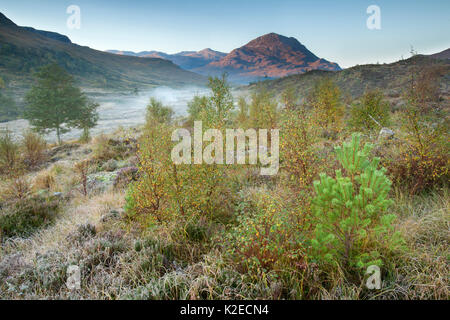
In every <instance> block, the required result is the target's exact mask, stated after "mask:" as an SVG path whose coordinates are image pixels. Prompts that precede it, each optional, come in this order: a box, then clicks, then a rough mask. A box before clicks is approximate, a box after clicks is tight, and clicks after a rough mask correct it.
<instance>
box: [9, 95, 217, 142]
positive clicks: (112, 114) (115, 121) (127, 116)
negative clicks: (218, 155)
mask: <svg viewBox="0 0 450 320" xmlns="http://www.w3.org/2000/svg"><path fill="white" fill-rule="evenodd" d="M208 93H209V91H208V89H206V88H197V87H191V88H183V89H172V88H168V87H158V88H155V89H152V90H150V91H146V92H140V93H138V94H136V95H135V94H130V95H126V94H117V93H98V92H97V93H95V94H93V93H88V96H89V98H91V99H92V100H94V101H96V102H97V103H99V104H100V106H99V108H98V112H99V120H98V124H97V126H96V127H95V128H93V129H92V130H91V134H92V135H97V134H100V133H110V132H113V131H115V130H116V129H117V128H119V127H124V128H127V127H135V126H138V125H141V124H143V123H144V122H145V113H146V107H147V104H148V102H149V101H150V98H151V97H154V98H156V99H158V100H160V101H161V102H163V103H164V105H168V106H171V107H172V108H173V110H174V111H175V114H176V115H177V116H184V115H186V111H187V104H188V102H189V101H191V100H192V98H193V97H194V96H195V95H207V94H208ZM28 127H29V125H28V121H26V120H23V119H20V120H14V121H9V122H5V123H0V128H8V129H9V130H11V131H12V133H13V134H14V135H16V136H18V135H21V134H22V133H23V132H24V130H25V129H27V128H28ZM80 134H81V131H80V130H72V131H70V132H68V133H65V134H64V135H62V139H63V140H71V139H77V138H79V136H80ZM45 138H46V140H47V141H49V142H55V141H56V135H55V133H54V132H52V133H50V134H48V135H46V137H45Z"/></svg>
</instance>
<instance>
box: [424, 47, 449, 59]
mask: <svg viewBox="0 0 450 320" xmlns="http://www.w3.org/2000/svg"><path fill="white" fill-rule="evenodd" d="M429 57H432V58H435V59H450V48H449V49H447V50H444V51H441V52H438V53H435V54H431V55H429Z"/></svg>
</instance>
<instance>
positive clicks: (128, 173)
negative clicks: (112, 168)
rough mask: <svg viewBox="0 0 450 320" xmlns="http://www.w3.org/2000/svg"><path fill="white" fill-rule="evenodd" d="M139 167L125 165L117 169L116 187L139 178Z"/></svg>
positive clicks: (123, 185)
mask: <svg viewBox="0 0 450 320" xmlns="http://www.w3.org/2000/svg"><path fill="white" fill-rule="evenodd" d="M138 174H139V169H138V168H137V167H125V168H122V169H120V170H119V171H117V176H116V178H115V179H114V188H120V187H125V186H127V185H128V184H129V183H130V182H132V181H136V180H137V179H138Z"/></svg>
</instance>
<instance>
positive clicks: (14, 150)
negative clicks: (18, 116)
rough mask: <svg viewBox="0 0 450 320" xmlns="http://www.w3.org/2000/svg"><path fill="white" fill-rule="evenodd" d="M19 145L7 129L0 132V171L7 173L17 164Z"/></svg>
mask: <svg viewBox="0 0 450 320" xmlns="http://www.w3.org/2000/svg"><path fill="white" fill-rule="evenodd" d="M19 161H20V155H19V146H18V144H17V143H16V142H15V141H14V139H13V136H12V134H11V132H10V131H9V130H4V131H3V132H1V134H0V171H1V172H2V173H8V172H11V171H13V169H14V168H15V167H16V166H17V165H18V164H19Z"/></svg>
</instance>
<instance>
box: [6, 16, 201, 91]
mask: <svg viewBox="0 0 450 320" xmlns="http://www.w3.org/2000/svg"><path fill="white" fill-rule="evenodd" d="M0 57H1V58H0V74H1V77H2V78H3V80H5V82H6V83H7V89H8V90H13V91H15V92H16V93H17V92H19V91H21V90H22V91H23V90H25V89H26V88H29V87H30V84H31V82H32V79H33V78H32V76H33V73H34V72H35V71H36V70H38V69H39V68H40V67H41V66H44V65H46V64H49V63H53V62H56V63H58V64H60V65H61V66H62V67H64V68H65V69H66V70H67V71H68V72H69V73H71V74H72V75H73V76H74V77H75V80H76V81H77V82H78V83H79V84H80V85H82V86H86V87H90V88H106V89H123V90H129V89H134V88H145V87H155V86H161V85H165V86H182V85H195V84H199V85H202V84H204V83H206V81H205V78H204V77H202V76H201V75H198V74H195V73H192V72H189V71H186V70H183V69H181V68H180V67H178V66H177V65H175V64H174V63H172V62H170V61H167V60H163V59H160V58H139V57H132V56H126V55H116V54H111V53H107V52H103V51H97V50H94V49H91V48H89V47H84V46H79V45H77V44H74V43H72V42H71V41H70V39H69V38H68V37H66V36H63V35H60V34H58V33H54V32H49V31H42V30H35V29H33V28H30V27H20V26H17V25H16V24H15V23H14V22H12V21H11V20H10V19H8V18H7V17H6V16H4V15H3V14H2V13H0Z"/></svg>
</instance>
